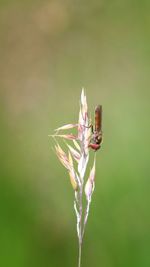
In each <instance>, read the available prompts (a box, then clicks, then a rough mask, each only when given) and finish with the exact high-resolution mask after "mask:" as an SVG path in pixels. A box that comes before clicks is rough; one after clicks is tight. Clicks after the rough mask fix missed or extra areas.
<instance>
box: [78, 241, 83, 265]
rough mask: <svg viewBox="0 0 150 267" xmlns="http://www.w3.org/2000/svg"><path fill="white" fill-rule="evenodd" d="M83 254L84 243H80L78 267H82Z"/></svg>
mask: <svg viewBox="0 0 150 267" xmlns="http://www.w3.org/2000/svg"><path fill="white" fill-rule="evenodd" d="M81 253H82V242H80V241H79V261H78V267H81Z"/></svg>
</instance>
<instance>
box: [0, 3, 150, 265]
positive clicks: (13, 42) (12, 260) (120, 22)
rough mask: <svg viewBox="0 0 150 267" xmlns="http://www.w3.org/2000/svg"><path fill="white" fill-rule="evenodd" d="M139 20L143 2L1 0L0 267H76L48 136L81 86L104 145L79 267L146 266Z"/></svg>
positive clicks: (74, 109) (145, 43)
mask: <svg viewBox="0 0 150 267" xmlns="http://www.w3.org/2000/svg"><path fill="white" fill-rule="evenodd" d="M149 14H150V2H149V1H148V0H143V1H141V0H137V1H134V0H130V1H129V0H112V1H109V0H100V1H98V0H93V1H79V0H76V1H73V0H71V1H69V0H53V1H50V0H49V1H47V0H44V1H40V0H37V1H35V0H30V1H29V0H26V1H25V0H22V1H19V0H14V1H10V0H1V1H0V76H1V78H0V103H1V105H0V111H1V112H0V118H1V138H0V140H1V177H0V266H2V267H9V266H11V267H13V266H15V267H49V266H52V267H58V266H65V267H67V266H68V267H70V266H71V267H73V266H77V255H78V248H77V237H76V219H75V215H74V210H73V198H74V194H73V190H72V188H71V186H70V182H69V179H68V177H67V173H66V170H65V169H64V168H63V167H62V166H61V164H60V163H59V162H58V160H57V158H56V155H55V154H54V152H53V150H52V147H53V142H52V140H51V139H50V138H49V137H48V134H51V133H53V129H55V128H57V127H59V126H61V125H63V124H66V123H70V122H73V123H74V122H76V121H77V118H78V111H79V98H80V92H81V88H82V87H83V86H84V87H85V88H86V94H87V98H88V105H89V110H90V112H91V114H92V113H93V111H94V107H95V105H97V104H102V105H103V110H104V112H103V132H104V143H103V146H102V149H101V150H100V151H99V152H98V153H97V173H96V188H95V192H94V195H93V201H92V204H91V210H90V216H89V221H88V225H87V228H86V234H85V239H84V246H83V260H82V266H83V267H86V266H94V267H99V266H102V267H130V266H131V267H149V266H150V214H149V207H150V205H149V203H150V190H149V177H150V163H149V153H150V152H149V145H150V140H149V139H150V138H149V136H150V116H149V115H150V89H149V88H150V78H149V75H150V15H149ZM91 153H93V152H91Z"/></svg>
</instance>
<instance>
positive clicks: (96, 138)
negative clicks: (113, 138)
mask: <svg viewBox="0 0 150 267" xmlns="http://www.w3.org/2000/svg"><path fill="white" fill-rule="evenodd" d="M91 131H92V136H91V140H90V143H89V147H91V148H92V149H93V150H95V151H97V150H98V149H100V147H101V143H102V106H101V105H98V106H96V108H95V124H94V127H93V125H91Z"/></svg>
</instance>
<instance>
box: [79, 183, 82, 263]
mask: <svg viewBox="0 0 150 267" xmlns="http://www.w3.org/2000/svg"><path fill="white" fill-rule="evenodd" d="M82 191H83V184H81V187H80V192H79V214H80V225H79V261H78V267H81V255H82Z"/></svg>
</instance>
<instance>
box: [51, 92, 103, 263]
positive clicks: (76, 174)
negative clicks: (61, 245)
mask: <svg viewBox="0 0 150 267" xmlns="http://www.w3.org/2000/svg"><path fill="white" fill-rule="evenodd" d="M90 122H91V120H90V119H89V117H88V106H87V100H86V95H85V92H84V89H82V92H81V98H80V111H79V120H78V123H77V124H66V125H64V126H61V127H59V128H57V129H56V130H55V134H54V135H52V137H54V138H55V140H57V139H56V138H57V137H58V138H62V139H65V140H70V141H72V145H70V144H68V143H66V142H65V143H66V148H67V152H65V151H64V150H63V149H62V148H61V146H60V144H59V143H58V141H56V145H55V151H56V155H57V157H58V159H59V161H60V162H61V164H62V165H63V166H64V167H65V168H66V169H67V171H68V175H69V178H70V182H71V185H72V187H73V190H74V192H75V198H74V209H75V214H76V219H77V236H78V243H79V258H78V267H80V266H81V250H82V242H83V236H84V231H85V226H86V224H87V219H88V215H89V209H90V203H91V198H92V193H93V191H94V184H95V166H96V154H95V156H94V163H93V167H92V169H91V171H90V174H89V176H88V179H87V180H86V181H85V174H86V170H87V165H88V161H89V152H90V147H92V148H93V149H94V150H95V151H96V150H97V149H98V148H99V147H100V145H99V142H98V141H97V140H98V139H97V136H98V133H97V132H96V131H95V133H94V132H93V131H92V127H91V124H90ZM72 128H77V134H76V135H73V134H71V133H67V134H60V132H61V131H66V130H70V129H72ZM100 130H101V129H100ZM100 136H102V133H100ZM59 140H60V139H59ZM91 140H92V145H91ZM94 145H95V146H94ZM95 147H96V149H95ZM75 162H76V164H74V163H75ZM76 166H77V167H76ZM84 193H85V197H86V206H85V207H83V197H84Z"/></svg>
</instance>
